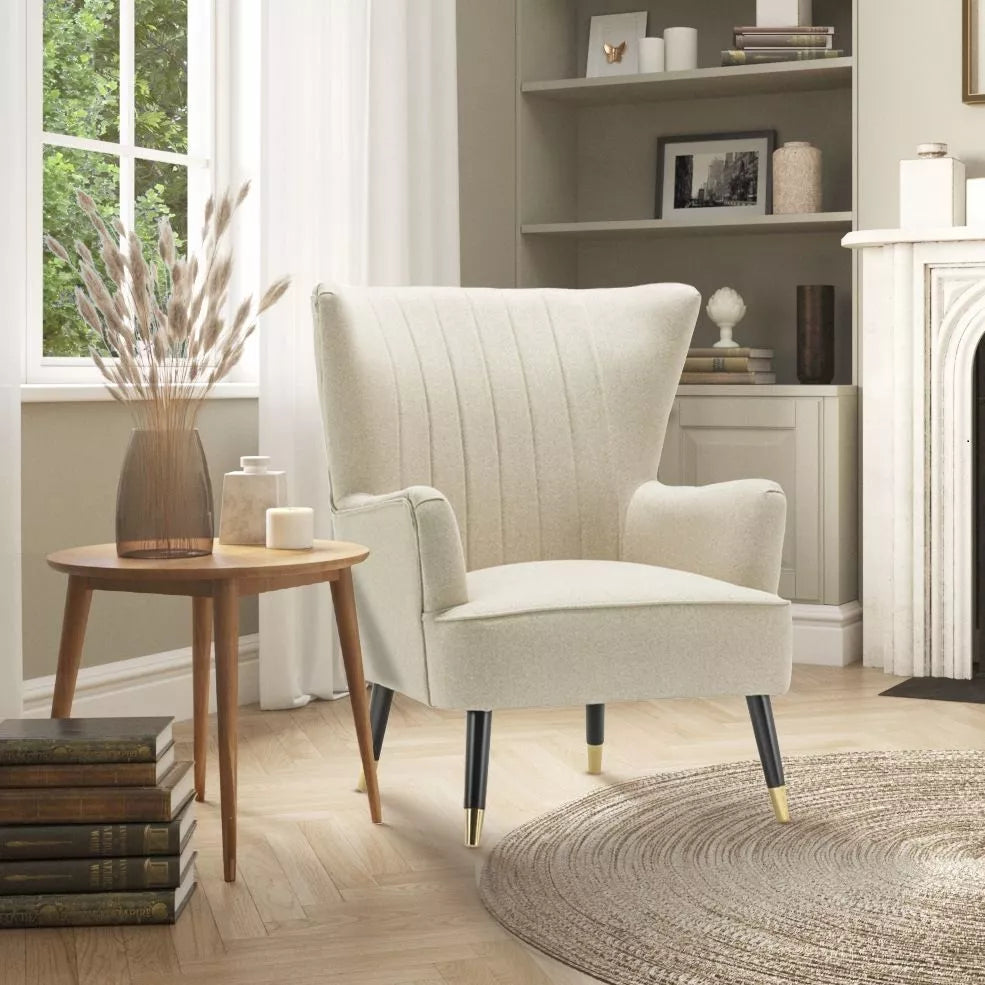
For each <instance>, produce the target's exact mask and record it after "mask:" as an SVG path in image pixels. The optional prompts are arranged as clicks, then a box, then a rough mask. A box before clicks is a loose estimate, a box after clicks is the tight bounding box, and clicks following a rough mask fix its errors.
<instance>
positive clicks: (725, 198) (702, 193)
mask: <svg viewBox="0 0 985 985" xmlns="http://www.w3.org/2000/svg"><path fill="white" fill-rule="evenodd" d="M774 144H775V135H774V133H773V131H771V130H767V131H759V132H756V133H741V134H739V133H737V134H709V135H699V134H695V135H689V136H681V137H661V138H660V139H659V141H658V145H657V196H656V198H657V202H656V217H657V218H658V219H677V220H680V221H685V222H687V221H695V222H709V221H715V218H716V216H721V218H722V220H723V221H725V222H728V221H730V219H734V218H736V217H737V215H738V213H740V212H741V214H742V216H743V217H746V216H749V215H768V214H769V212H770V211H771V209H772V202H771V197H772V196H771V167H772V156H773V147H774Z"/></svg>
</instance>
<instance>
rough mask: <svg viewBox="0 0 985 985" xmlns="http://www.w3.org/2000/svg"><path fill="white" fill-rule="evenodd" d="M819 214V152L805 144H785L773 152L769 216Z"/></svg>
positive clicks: (795, 142) (797, 141) (793, 142)
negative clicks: (770, 210)
mask: <svg viewBox="0 0 985 985" xmlns="http://www.w3.org/2000/svg"><path fill="white" fill-rule="evenodd" d="M820 211H821V152H820V150H818V149H817V148H816V147H815V146H814V145H813V144H810V143H808V142H807V141H806V140H791V141H788V142H787V143H785V144H784V145H783V146H782V147H780V148H778V149H777V150H775V151H774V152H773V212H774V213H775V214H776V215H791V214H795V215H803V214H805V213H809V212H820Z"/></svg>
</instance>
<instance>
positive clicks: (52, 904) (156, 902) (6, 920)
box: [0, 889, 175, 927]
mask: <svg viewBox="0 0 985 985" xmlns="http://www.w3.org/2000/svg"><path fill="white" fill-rule="evenodd" d="M174 902H175V892H174V890H173V889H161V890H156V891H151V892H139V893H44V894H34V895H31V896H6V897H4V896H0V927H106V926H119V925H122V924H154V923H158V924H162V923H174V921H175V905H174Z"/></svg>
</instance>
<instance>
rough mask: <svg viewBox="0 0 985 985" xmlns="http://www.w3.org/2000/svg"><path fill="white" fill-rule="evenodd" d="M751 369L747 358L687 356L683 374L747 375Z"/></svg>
mask: <svg viewBox="0 0 985 985" xmlns="http://www.w3.org/2000/svg"><path fill="white" fill-rule="evenodd" d="M752 371H753V368H752V366H751V365H750V360H749V359H748V358H743V357H739V358H729V357H715V356H688V358H687V359H685V360H684V372H685V373H749V372H752Z"/></svg>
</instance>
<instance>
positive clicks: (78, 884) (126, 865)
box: [0, 841, 193, 896]
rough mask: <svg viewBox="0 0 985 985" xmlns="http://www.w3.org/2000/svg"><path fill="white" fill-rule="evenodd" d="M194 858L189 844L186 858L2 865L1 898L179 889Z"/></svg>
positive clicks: (76, 859)
mask: <svg viewBox="0 0 985 985" xmlns="http://www.w3.org/2000/svg"><path fill="white" fill-rule="evenodd" d="M192 855H193V851H192V847H191V842H190V841H189V843H188V845H187V846H186V847H185V851H184V853H183V854H182V855H145V856H143V857H142V858H100V859H89V858H62V859H41V860H34V861H26V860H25V861H19V862H0V896H26V895H30V894H32V893H100V892H119V891H122V890H141V889H177V888H178V884H179V883H180V882H181V873H182V872H184V871H185V869H187V868H188V865H189V863H190V862H191V860H192Z"/></svg>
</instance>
